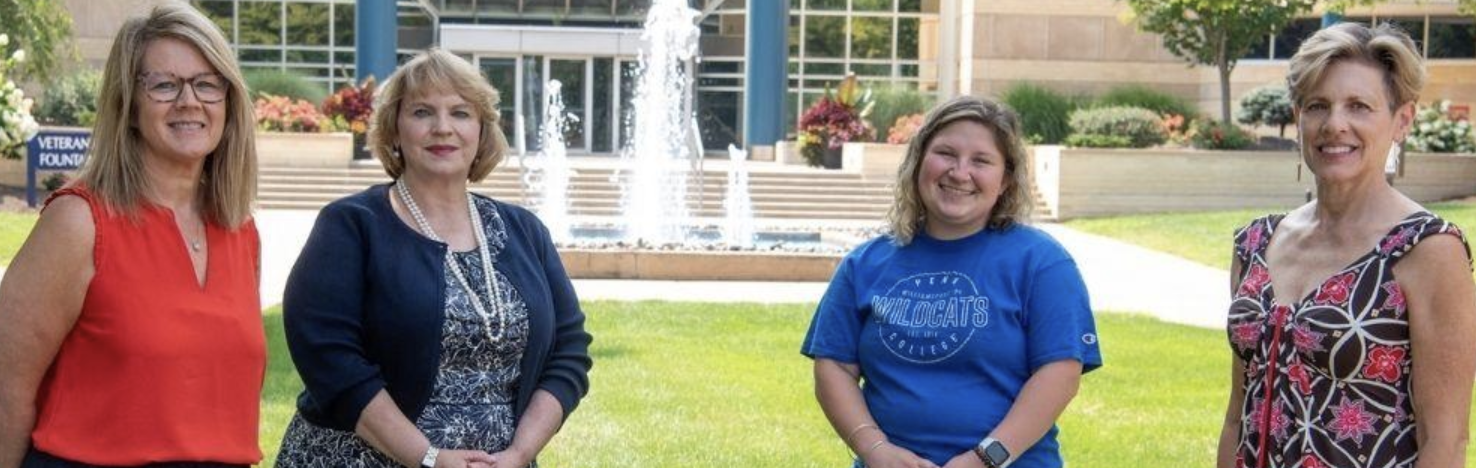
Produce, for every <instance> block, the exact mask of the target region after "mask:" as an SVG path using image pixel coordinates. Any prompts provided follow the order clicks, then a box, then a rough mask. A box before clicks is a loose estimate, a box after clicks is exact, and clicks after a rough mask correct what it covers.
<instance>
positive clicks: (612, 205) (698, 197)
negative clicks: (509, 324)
mask: <svg viewBox="0 0 1476 468" xmlns="http://www.w3.org/2000/svg"><path fill="white" fill-rule="evenodd" d="M517 171H518V169H517V168H515V167H514V168H508V167H504V168H499V169H498V170H497V171H495V172H493V174H492V175H491V176H489V177H488V178H487V179H486V180H484V181H482V182H480V183H477V184H473V186H472V189H473V190H475V191H476V192H478V193H481V194H485V195H488V196H491V197H493V198H496V199H499V200H503V201H507V202H510V203H516V204H519V205H523V206H528V205H530V204H531V203H532V200H531V199H530V198H531V194H525V193H524V189H523V186H522V183H521V182H520V180H519V177H520V174H519V173H518V172H517ZM575 172H576V175H575V176H574V177H572V178H571V179H570V181H569V189H570V194H569V199H570V205H571V207H570V212H571V214H573V215H575V216H609V217H614V216H619V215H620V214H621V213H620V211H621V210H620V198H621V191H620V186H619V184H618V183H617V182H616V181H612V180H611V179H612V176H613V175H614V172H615V171H614V169H613V168H601V167H594V168H576V169H575ZM259 175H260V185H259V194H258V200H259V204H260V207H261V208H263V209H289V210H316V209H319V208H322V207H323V206H324V205H327V204H328V203H329V202H332V201H333V200H337V199H339V198H342V197H344V196H347V195H349V194H352V193H355V192H358V191H360V190H363V189H364V188H366V187H369V186H370V185H374V184H379V183H384V182H388V181H389V180H390V179H389V177H388V176H386V175H385V174H384V171H383V170H382V169H380V168H379V167H377V166H368V167H357V168H344V169H317V168H292V167H263V168H261V171H260V174H259ZM699 181H700V184H699ZM748 186H749V198H750V200H751V202H752V205H753V212H754V215H755V216H756V217H758V218H773V219H812V220H827V219H834V220H880V219H882V218H883V217H884V216H886V212H887V209H888V208H889V207H890V206H891V203H892V188H891V183H890V182H889V181H879V180H875V179H864V178H862V177H861V175H859V174H855V173H843V172H838V171H821V170H813V171H803V170H795V169H792V168H791V169H785V170H782V171H778V170H775V171H763V170H754V171H751V172H750V173H749V180H748ZM687 187H688V195H687V200H686V202H687V207H688V210H689V213H690V214H691V215H693V216H698V217H722V216H724V214H725V211H724V207H723V198H724V194H725V193H726V190H727V173H726V172H725V171H724V170H723V169H712V168H709V169H706V171H705V173H704V174H703V177H701V178H700V179H699V178H698V177H696V176H693V177H689V180H688V182H687ZM1045 211H1046V210H1045V207H1044V206H1037V208H1036V217H1037V219H1049V218H1050V213H1046V212H1045Z"/></svg>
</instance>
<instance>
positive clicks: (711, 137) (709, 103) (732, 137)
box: [697, 91, 742, 151]
mask: <svg viewBox="0 0 1476 468" xmlns="http://www.w3.org/2000/svg"><path fill="white" fill-rule="evenodd" d="M741 102H742V99H740V98H739V94H738V93H736V92H733V91H712V92H699V93H697V128H698V130H699V131H700V132H701V133H702V147H703V148H704V149H706V150H708V151H714V150H723V149H725V148H727V147H728V145H736V144H738V141H739V139H740V135H739V128H740V127H739V118H738V109H739V106H740V105H741Z"/></svg>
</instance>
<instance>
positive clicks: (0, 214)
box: [0, 211, 40, 266]
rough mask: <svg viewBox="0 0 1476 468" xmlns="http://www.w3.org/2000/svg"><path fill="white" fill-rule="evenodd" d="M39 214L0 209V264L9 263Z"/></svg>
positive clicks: (29, 232) (24, 240)
mask: <svg viewBox="0 0 1476 468" xmlns="http://www.w3.org/2000/svg"><path fill="white" fill-rule="evenodd" d="M39 217H40V215H38V214H36V213H34V212H18V213H17V212H9V211H0V266H5V265H9V264H10V259H12V258H15V253H16V252H17V251H19V250H20V248H21V244H24V243H25V242H26V236H29V235H31V228H32V227H34V226H36V219H37V218H39Z"/></svg>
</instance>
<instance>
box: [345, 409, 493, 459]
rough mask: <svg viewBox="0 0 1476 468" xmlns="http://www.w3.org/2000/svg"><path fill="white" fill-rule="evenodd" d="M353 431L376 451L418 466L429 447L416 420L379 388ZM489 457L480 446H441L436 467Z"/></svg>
mask: <svg viewBox="0 0 1476 468" xmlns="http://www.w3.org/2000/svg"><path fill="white" fill-rule="evenodd" d="M354 433H355V434H358V435H359V438H361V439H364V441H365V442H368V443H369V446H371V447H374V449H375V450H378V451H379V453H383V454H385V456H388V457H390V459H393V460H394V461H396V462H399V463H400V464H401V465H404V466H409V467H418V466H420V460H421V458H422V457H424V456H425V452H426V450H427V449H429V448H430V446H431V444H430V439H426V438H425V434H421V433H420V429H418V428H416V427H415V423H412V422H410V419H409V418H406V417H405V413H402V412H400V407H398V406H395V401H394V399H393V398H391V397H390V396H389V393H388V392H385V391H384V390H380V391H379V393H378V394H376V395H374V399H372V400H369V405H368V406H365V407H364V412H363V413H362V414H361V415H360V416H359V423H358V425H357V426H355V427H354ZM491 464H492V457H491V455H488V454H487V452H482V451H479V450H442V451H441V454H440V456H439V457H437V458H436V467H437V468H442V467H448V468H461V467H463V466H491Z"/></svg>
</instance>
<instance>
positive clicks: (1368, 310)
mask: <svg viewBox="0 0 1476 468" xmlns="http://www.w3.org/2000/svg"><path fill="white" fill-rule="evenodd" d="M1283 217H1284V215H1273V216H1267V217H1264V218H1261V219H1257V220H1255V221H1253V222H1251V223H1250V225H1248V226H1246V227H1244V228H1242V229H1241V230H1240V231H1238V232H1237V233H1236V234H1235V256H1236V258H1238V259H1239V260H1240V264H1241V272H1240V287H1239V289H1237V290H1236V291H1235V292H1234V294H1232V296H1231V303H1230V318H1229V326H1228V328H1227V332H1228V334H1229V338H1230V345H1231V349H1232V350H1233V351H1234V352H1235V354H1236V355H1237V356H1239V357H1240V359H1241V361H1242V362H1244V363H1245V375H1244V377H1245V386H1244V389H1245V402H1244V404H1243V406H1242V407H1241V410H1240V411H1241V427H1240V442H1239V445H1238V450H1237V455H1236V466H1237V467H1265V468H1272V467H1276V468H1281V467H1286V468H1329V467H1339V468H1352V467H1412V466H1414V462H1415V458H1416V456H1417V455H1418V451H1419V447H1418V445H1417V441H1416V439H1415V418H1416V414H1415V412H1414V407H1413V405H1412V404H1411V402H1410V375H1409V373H1410V363H1411V359H1410V357H1411V356H1410V341H1409V318H1408V316H1407V315H1406V313H1405V302H1404V293H1403V290H1402V289H1400V285H1399V282H1398V281H1396V279H1395V278H1394V265H1395V264H1396V263H1398V262H1399V260H1400V259H1401V258H1403V257H1404V255H1405V254H1406V253H1408V252H1409V251H1410V249H1413V248H1414V246H1415V245H1416V244H1418V243H1419V242H1420V241H1421V240H1423V239H1426V238H1428V237H1429V236H1433V235H1439V234H1450V235H1454V236H1457V237H1460V238H1461V242H1462V243H1463V244H1464V243H1465V237H1464V235H1463V234H1462V233H1461V230H1460V228H1458V227H1456V226H1455V225H1454V224H1451V223H1449V222H1447V221H1445V220H1443V219H1440V218H1439V217H1437V216H1435V215H1433V214H1430V213H1428V212H1423V211H1422V212H1418V213H1414V214H1411V215H1410V216H1409V217H1407V218H1405V219H1404V220H1403V221H1401V222H1400V223H1399V224H1398V225H1396V226H1394V228H1393V229H1391V230H1390V231H1389V233H1388V234H1386V235H1385V236H1384V237H1383V239H1381V240H1380V241H1379V243H1378V246H1377V247H1375V248H1374V249H1373V250H1372V251H1370V252H1368V253H1367V254H1365V255H1364V256H1362V257H1359V258H1358V260H1355V261H1354V262H1353V263H1352V264H1350V265H1348V266H1347V267H1345V268H1343V269H1342V270H1340V271H1338V272H1337V273H1334V274H1333V275H1332V276H1331V277H1329V278H1327V279H1326V280H1324V281H1323V282H1322V284H1321V285H1320V286H1318V287H1317V288H1316V289H1315V290H1313V291H1312V292H1311V293H1310V294H1308V295H1307V297H1303V298H1300V299H1298V300H1297V302H1295V303H1290V304H1277V303H1275V302H1274V301H1273V298H1275V297H1276V295H1275V294H1274V293H1273V292H1272V287H1271V272H1270V270H1269V269H1268V268H1267V263H1266V259H1265V254H1266V247H1267V244H1269V243H1270V240H1271V234H1272V233H1273V232H1275V230H1276V227H1277V225H1278V224H1279V223H1280V222H1281V220H1282V218H1283ZM1466 258H1467V261H1468V262H1469V261H1470V258H1471V255H1470V247H1469V246H1467V247H1466Z"/></svg>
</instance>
